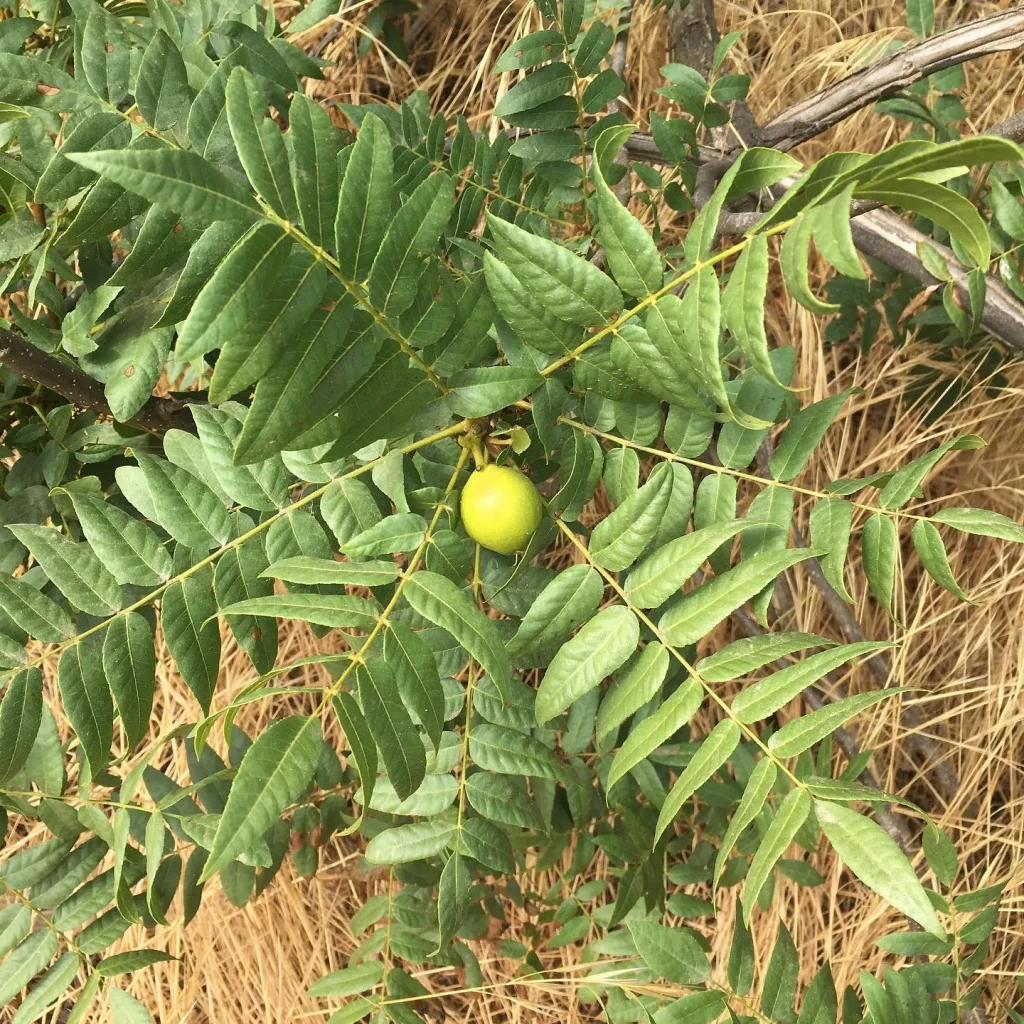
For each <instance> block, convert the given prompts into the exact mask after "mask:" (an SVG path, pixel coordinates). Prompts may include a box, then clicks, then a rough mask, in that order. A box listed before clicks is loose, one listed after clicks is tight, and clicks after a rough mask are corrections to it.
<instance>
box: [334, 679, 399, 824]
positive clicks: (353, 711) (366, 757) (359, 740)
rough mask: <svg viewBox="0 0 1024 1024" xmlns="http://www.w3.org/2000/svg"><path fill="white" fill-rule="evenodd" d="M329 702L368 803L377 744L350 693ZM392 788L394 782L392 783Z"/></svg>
mask: <svg viewBox="0 0 1024 1024" xmlns="http://www.w3.org/2000/svg"><path fill="white" fill-rule="evenodd" d="M331 703H332V705H333V707H334V713H335V714H336V715H337V716H338V721H339V722H340V723H341V727H342V729H343V730H344V731H345V738H346V739H347V740H348V746H349V750H351V751H352V759H353V760H354V761H355V765H356V771H357V772H358V773H359V784H360V786H361V788H362V791H363V800H364V801H365V803H366V804H369V803H370V801H371V800H372V799H373V790H374V788H375V783H376V781H377V745H376V743H374V740H373V734H372V733H371V732H370V727H369V726H368V725H367V724H366V719H365V718H364V717H363V713H362V711H361V710H360V709H359V704H358V702H357V701H356V699H355V697H353V696H352V694H350V693H344V692H342V693H338V694H336V695H335V696H334V697H333V698H332V700H331ZM392 788H394V784H392ZM362 820H363V819H362V815H360V816H359V820H358V821H357V822H356V825H359V824H361V823H362ZM354 827H355V826H353V828H354Z"/></svg>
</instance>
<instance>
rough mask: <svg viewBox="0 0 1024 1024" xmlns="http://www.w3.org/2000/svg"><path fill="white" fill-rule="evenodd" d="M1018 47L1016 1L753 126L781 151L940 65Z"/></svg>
mask: <svg viewBox="0 0 1024 1024" xmlns="http://www.w3.org/2000/svg"><path fill="white" fill-rule="evenodd" d="M1021 46H1024V8H1022V7H1020V6H1017V7H1014V8H1012V9H1010V10H1008V11H1000V12H999V13H997V14H991V15H989V16H988V17H985V18H979V19H978V20H977V21H972V22H970V23H969V24H967V25H961V26H959V27H957V28H952V29H949V30H948V31H946V32H940V33H939V34H938V35H935V36H932V37H931V38H930V39H926V40H924V41H923V42H920V43H918V44H917V45H915V46H908V47H907V48H906V49H903V50H900V51H898V52H897V53H894V54H891V55H890V56H888V57H885V58H883V59H882V60H880V61H877V62H876V63H874V64H870V65H868V66H867V67H863V68H859V69H858V70H857V71H854V72H853V73H852V74H850V75H847V76H846V77H845V78H843V79H841V80H840V81H838V82H836V83H835V84H834V85H830V86H829V87H828V88H826V89H822V90H821V91H820V92H816V93H814V94H813V95H812V96H808V97H807V98H806V99H804V100H801V101H800V102H798V103H794V104H793V105H792V106H790V107H787V108H786V109H785V110H783V111H781V112H780V113H778V114H776V115H775V117H773V118H772V119H771V120H770V121H768V122H767V123H766V124H763V125H762V126H761V127H760V128H759V129H758V142H759V143H760V144H761V145H763V146H772V147H774V148H775V149H781V150H787V149H792V148H793V147H794V146H798V145H799V144H800V143H801V142H806V141H807V140H808V139H812V138H814V136H816V135H820V134H821V133H822V132H824V131H826V130H827V129H829V128H831V127H832V126H833V125H836V124H838V123H839V122H840V121H843V120H845V119H846V118H847V117H849V116H850V115H851V114H854V113H856V112H857V111H858V110H861V109H863V108H864V107H866V106H868V104H870V103H874V102H875V101H876V100H879V99H882V98H883V97H885V96H891V95H892V94H893V93H895V92H898V91H899V90H900V89H905V88H906V87H907V86H908V85H913V83H914V82H918V81H920V80H921V79H922V78H927V77H928V76H929V75H933V74H935V73H936V72H937V71H942V70H943V69H944V68H949V67H953V66H954V65H957V64H963V63H965V62H966V61H969V60H974V59H975V58H977V57H983V56H985V55H986V54H990V53H999V52H1001V51H1004V50H1016V49H1017V48H1019V47H1021Z"/></svg>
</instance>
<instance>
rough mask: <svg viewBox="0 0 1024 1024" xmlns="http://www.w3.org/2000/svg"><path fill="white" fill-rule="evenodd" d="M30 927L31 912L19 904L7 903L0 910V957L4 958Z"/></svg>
mask: <svg viewBox="0 0 1024 1024" xmlns="http://www.w3.org/2000/svg"><path fill="white" fill-rule="evenodd" d="M31 927H32V911H31V910H29V909H28V907H26V906H24V905H23V904H21V903H9V904H8V905H7V906H6V907H4V908H3V910H0V956H6V955H7V954H8V953H9V952H10V951H11V950H12V949H14V947H15V946H16V945H17V944H18V943H19V942H21V940H22V939H23V938H25V936H26V935H28V933H29V929H30V928H31Z"/></svg>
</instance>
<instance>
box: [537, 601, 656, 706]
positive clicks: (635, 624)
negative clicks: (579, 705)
mask: <svg viewBox="0 0 1024 1024" xmlns="http://www.w3.org/2000/svg"><path fill="white" fill-rule="evenodd" d="M639 641H640V623H639V621H638V620H637V618H636V616H635V615H634V614H633V612H632V611H630V610H629V609H628V608H626V607H624V606H623V605H612V606H610V607H608V608H605V609H604V610H603V611H600V612H598V613H597V615H595V616H594V618H592V619H591V620H590V621H589V622H588V623H587V624H586V625H585V626H584V627H583V628H582V629H581V630H580V631H579V633H577V634H576V636H575V637H573V639H572V640H570V641H568V642H567V643H566V644H565V645H564V646H563V647H562V648H561V650H559V652H558V653H557V654H556V655H555V657H554V658H553V659H552V661H551V664H550V665H549V666H548V668H547V671H546V672H545V673H544V678H543V679H542V680H541V684H540V688H539V689H538V691H537V703H536V716H537V724H538V725H544V724H545V723H546V722H549V721H550V720H551V719H552V718H554V717H555V716H557V715H559V714H561V713H562V712H563V711H565V710H566V708H568V707H569V706H570V705H571V704H572V703H573V702H574V701H576V700H578V699H579V698H580V697H582V696H583V694H584V693H586V692H588V691H589V690H592V689H593V688H594V687H595V686H597V685H598V684H599V683H600V682H601V680H602V679H604V678H605V676H608V675H610V674H611V673H612V672H614V671H615V670H616V669H617V668H619V666H620V665H622V664H623V663H624V662H625V661H626V659H627V658H628V657H629V656H630V655H631V654H632V653H633V651H635V650H636V645H637V644H638V643H639Z"/></svg>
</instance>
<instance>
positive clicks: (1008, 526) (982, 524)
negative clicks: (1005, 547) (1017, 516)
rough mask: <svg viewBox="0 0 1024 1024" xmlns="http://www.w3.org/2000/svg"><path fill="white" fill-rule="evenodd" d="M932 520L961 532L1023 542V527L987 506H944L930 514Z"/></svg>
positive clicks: (1018, 542) (1017, 542)
mask: <svg viewBox="0 0 1024 1024" xmlns="http://www.w3.org/2000/svg"><path fill="white" fill-rule="evenodd" d="M932 522H935V523H942V524H944V525H945V526H951V527H952V528H953V529H954V530H959V531H960V532H961V533H973V534H977V535H978V536H981V537H998V538H999V539H1000V540H1008V541H1013V542H1014V543H1016V544H1022V543H1024V527H1022V526H1021V525H1020V524H1019V523H1016V522H1014V520H1012V519H1010V518H1008V517H1007V516H1003V515H1000V514H999V513H998V512H990V511H989V510H988V509H987V508H944V509H942V510H941V511H939V512H936V513H935V515H933V516H932Z"/></svg>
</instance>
